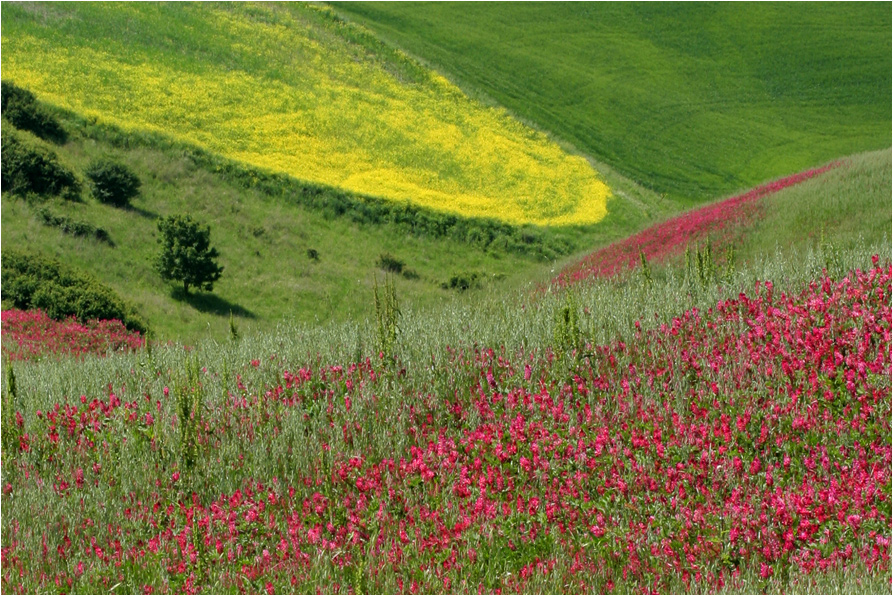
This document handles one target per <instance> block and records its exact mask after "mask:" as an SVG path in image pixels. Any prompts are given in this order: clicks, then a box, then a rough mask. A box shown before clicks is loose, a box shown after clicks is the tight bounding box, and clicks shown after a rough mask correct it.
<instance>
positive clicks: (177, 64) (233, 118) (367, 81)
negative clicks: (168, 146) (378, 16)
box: [2, 3, 610, 225]
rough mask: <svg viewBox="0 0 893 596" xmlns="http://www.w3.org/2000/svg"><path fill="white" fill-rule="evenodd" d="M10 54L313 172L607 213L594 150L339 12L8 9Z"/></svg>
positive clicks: (106, 116) (9, 66) (202, 135)
mask: <svg viewBox="0 0 893 596" xmlns="http://www.w3.org/2000/svg"><path fill="white" fill-rule="evenodd" d="M2 61H3V76H4V77H5V78H6V79H11V80H13V81H14V82H16V83H17V84H19V85H21V86H24V87H28V88H29V89H31V90H32V91H33V92H34V93H36V94H37V95H38V97H40V98H41V99H42V100H44V101H48V102H51V103H53V104H55V105H58V106H60V107H63V108H66V109H70V110H72V111H75V112H77V113H79V114H81V115H83V116H88V117H91V118H95V119H97V120H98V121H100V122H105V123H110V124H114V125H115V126H118V127H121V128H123V129H125V130H135V131H146V130H148V131H153V132H158V133H161V134H164V135H166V136H169V137H171V138H175V139H177V140H179V141H183V142H186V143H190V144H192V145H195V146H198V147H202V148H203V149H206V150H208V151H210V152H213V153H215V154H218V155H222V156H225V157H227V158H230V159H234V160H238V161H240V162H244V163H247V164H251V165H252V166H254V167H258V168H263V169H265V170H267V171H272V172H278V173H283V174H287V175H289V176H292V177H294V178H298V179H301V180H308V181H311V182H315V183H321V184H326V185H329V186H335V187H338V188H342V189H344V190H347V191H349V192H353V193H360V194H365V195H374V196H379V197H384V198H386V199H389V200H392V201H397V202H403V201H410V202H412V203H413V204H418V205H423V206H426V207H428V208H431V209H435V210H438V211H441V212H445V213H450V214H455V215H459V216H470V217H490V218H494V219H498V220H500V221H504V222H509V223H513V224H525V223H533V224H538V225H569V224H583V225H587V224H594V223H597V222H599V221H600V220H601V219H603V218H604V216H605V215H606V208H607V204H606V203H607V200H608V197H609V196H610V190H609V188H608V187H607V185H606V184H605V180H604V178H603V177H600V176H599V175H598V173H597V172H596V171H595V170H594V169H593V168H592V166H591V165H590V164H589V163H587V161H586V160H585V159H584V158H583V157H581V156H577V155H571V154H568V153H567V152H565V151H563V150H562V149H561V148H560V147H559V146H558V145H556V144H555V143H554V142H552V141H551V140H549V139H548V138H547V137H546V136H545V135H543V134H540V133H537V132H536V131H534V130H532V129H530V128H528V127H525V126H523V125H522V124H520V123H519V122H517V121H516V120H513V119H512V118H510V117H509V116H508V115H507V114H506V113H505V111H504V110H502V109H499V108H493V107H487V106H484V105H482V104H480V103H479V102H475V101H473V100H471V99H469V98H468V97H467V96H465V95H464V94H462V93H461V92H460V91H459V90H458V89H457V88H455V87H454V86H453V85H451V84H450V83H449V82H448V81H446V80H445V79H444V78H443V77H442V76H440V75H438V74H437V73H434V72H432V71H429V70H426V69H424V68H421V67H420V66H419V65H418V64H416V63H415V62H414V61H412V60H410V59H408V58H406V56H405V55H403V54H402V53H401V52H399V51H395V50H392V49H390V48H388V47H387V46H384V45H383V44H381V43H380V42H378V40H377V39H375V38H374V37H373V36H371V35H369V34H368V33H366V32H365V31H362V30H360V29H358V28H357V27H354V26H352V25H349V24H346V23H344V22H343V21H342V20H340V19H338V18H337V17H336V16H335V15H334V14H333V13H332V11H331V10H330V9H328V8H326V7H321V6H316V5H308V4H298V3H283V4H271V5H262V4H247V3H246V4H242V3H220V4H211V3H198V4H191V3H172V4H162V3H134V4H112V3H81V4H71V5H53V4H22V5H18V4H9V5H6V6H5V7H4V12H3V55H2Z"/></svg>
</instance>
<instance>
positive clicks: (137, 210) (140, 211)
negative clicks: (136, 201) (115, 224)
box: [127, 205, 158, 219]
mask: <svg viewBox="0 0 893 596" xmlns="http://www.w3.org/2000/svg"><path fill="white" fill-rule="evenodd" d="M127 210H128V211H130V212H131V213H135V214H136V215H139V216H140V217H145V218H146V219H158V214H157V213H155V212H154V211H149V210H148V209H143V208H141V207H137V206H135V205H128V206H127Z"/></svg>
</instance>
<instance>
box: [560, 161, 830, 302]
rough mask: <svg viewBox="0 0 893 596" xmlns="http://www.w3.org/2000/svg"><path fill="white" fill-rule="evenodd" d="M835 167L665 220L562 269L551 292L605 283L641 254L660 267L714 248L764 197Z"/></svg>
mask: <svg viewBox="0 0 893 596" xmlns="http://www.w3.org/2000/svg"><path fill="white" fill-rule="evenodd" d="M838 165H839V164H837V163H832V164H830V165H827V166H824V167H821V168H816V169H812V170H807V171H805V172H800V173H798V174H794V175H791V176H788V177H786V178H781V179H779V180H775V181H773V182H769V183H768V184H764V185H762V186H757V187H755V188H753V189H751V190H749V191H748V192H746V193H743V194H740V195H737V196H734V197H731V198H729V199H726V200H724V201H721V202H719V203H715V204H713V205H708V206H706V207H702V208H700V209H696V210H694V211H690V212H688V213H685V214H683V215H679V216H677V217H674V218H671V219H668V220H667V221H665V222H662V223H660V224H658V225H655V226H652V227H650V228H648V229H647V230H644V231H642V232H639V233H638V234H635V235H633V236H630V237H629V238H626V239H624V240H621V241H619V242H615V243H614V244H611V245H609V246H606V247H605V248H602V249H599V250H597V251H595V252H593V253H591V254H589V255H587V256H586V257H584V258H583V259H581V260H580V261H578V262H577V263H574V264H572V265H570V266H568V267H567V268H565V269H564V270H563V271H562V272H561V273H559V274H558V276H556V277H555V279H553V280H552V285H553V286H566V285H569V284H573V283H576V282H579V281H581V280H584V279H588V278H592V277H611V276H612V275H614V274H616V273H620V272H622V271H626V270H629V269H633V268H635V267H636V266H637V265H638V264H639V263H640V259H641V255H642V254H644V255H645V258H646V259H648V261H654V262H657V263H660V262H664V261H666V260H668V259H670V258H671V257H674V256H678V255H680V254H681V253H682V252H683V251H684V250H685V249H686V248H687V247H689V246H690V245H694V244H697V243H698V242H701V241H704V240H705V239H706V238H708V237H709V238H710V239H711V241H713V242H714V243H715V244H716V245H717V246H718V247H719V246H722V245H724V244H726V243H728V242H729V241H730V240H731V239H732V235H733V234H734V233H735V232H736V231H737V230H738V229H741V228H743V227H744V226H745V225H746V224H748V223H749V222H752V221H753V220H754V219H755V218H756V217H758V216H759V207H760V204H759V200H760V199H762V198H763V197H765V196H766V195H769V194H772V193H776V192H778V191H780V190H783V189H785V188H788V187H789V186H793V185H795V184H799V183H801V182H803V181H804V180H808V179H809V178H812V177H814V176H818V175H819V174H823V173H825V172H827V171H828V170H830V169H832V168H834V167H837V166H838Z"/></svg>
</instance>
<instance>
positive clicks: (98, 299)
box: [2, 249, 147, 333]
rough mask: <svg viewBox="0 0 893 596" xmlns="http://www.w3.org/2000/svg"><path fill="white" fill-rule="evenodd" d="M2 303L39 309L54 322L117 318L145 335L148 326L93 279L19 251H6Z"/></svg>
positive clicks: (49, 260) (55, 262) (108, 289)
mask: <svg viewBox="0 0 893 596" xmlns="http://www.w3.org/2000/svg"><path fill="white" fill-rule="evenodd" d="M2 265H3V301H4V303H6V304H9V305H11V306H13V307H15V308H18V309H22V310H28V309H34V308H39V309H41V310H43V311H44V312H46V314H47V316H49V317H50V318H52V319H55V320H60V321H61V320H64V319H66V318H67V317H70V316H73V317H76V318H77V319H78V320H79V321H81V322H87V321H89V320H91V319H118V320H119V321H121V322H122V323H124V325H125V326H126V327H127V328H128V329H131V330H134V331H139V332H141V333H144V332H145V331H146V330H147V325H146V323H145V322H144V321H143V320H142V318H141V317H140V316H139V315H138V314H136V312H135V311H134V309H133V307H131V306H129V305H128V304H127V303H125V302H124V300H122V299H121V298H120V297H119V296H118V295H117V294H116V293H115V292H114V291H113V290H112V289H111V288H109V287H108V286H105V285H103V284H102V283H100V282H99V280H97V279H96V278H94V277H93V276H91V275H89V274H87V273H84V272H81V271H77V270H75V269H73V268H71V267H67V266H65V265H62V264H61V263H59V262H58V261H56V260H54V259H50V258H47V257H43V256H41V255H39V254H35V253H28V252H23V251H19V250H10V249H6V250H4V251H3V259H2Z"/></svg>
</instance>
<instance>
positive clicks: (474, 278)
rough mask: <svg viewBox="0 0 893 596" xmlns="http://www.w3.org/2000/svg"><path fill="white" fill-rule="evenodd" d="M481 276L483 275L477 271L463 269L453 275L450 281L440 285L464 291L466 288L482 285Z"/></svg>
mask: <svg viewBox="0 0 893 596" xmlns="http://www.w3.org/2000/svg"><path fill="white" fill-rule="evenodd" d="M481 277H483V276H482V275H481V274H480V273H478V272H476V271H474V272H469V271H463V272H461V273H457V274H456V275H454V276H452V277H451V278H450V280H449V281H447V282H444V283H442V284H440V287H441V288H443V289H444V290H459V291H460V292H464V291H465V290H470V289H472V288H479V287H481Z"/></svg>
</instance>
